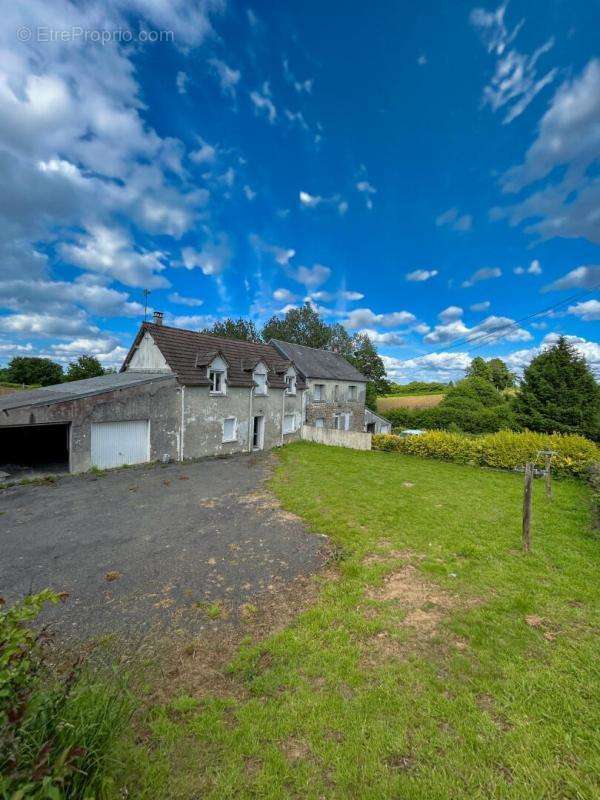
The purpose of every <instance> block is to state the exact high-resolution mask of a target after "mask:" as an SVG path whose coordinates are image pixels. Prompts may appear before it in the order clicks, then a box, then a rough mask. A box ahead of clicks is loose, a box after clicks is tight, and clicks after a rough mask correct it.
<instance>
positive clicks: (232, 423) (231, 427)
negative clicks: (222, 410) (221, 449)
mask: <svg viewBox="0 0 600 800" xmlns="http://www.w3.org/2000/svg"><path fill="white" fill-rule="evenodd" d="M223 441H224V442H237V419H236V418H235V417H227V418H226V419H224V420H223Z"/></svg>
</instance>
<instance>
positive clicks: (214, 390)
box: [208, 369, 225, 394]
mask: <svg viewBox="0 0 600 800" xmlns="http://www.w3.org/2000/svg"><path fill="white" fill-rule="evenodd" d="M208 378H209V380H210V391H211V394H225V373H224V372H222V371H221V370H217V369H211V370H210V372H209V373H208Z"/></svg>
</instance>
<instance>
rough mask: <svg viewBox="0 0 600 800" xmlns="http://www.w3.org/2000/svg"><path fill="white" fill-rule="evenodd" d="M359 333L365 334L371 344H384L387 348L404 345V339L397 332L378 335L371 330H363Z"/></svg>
mask: <svg viewBox="0 0 600 800" xmlns="http://www.w3.org/2000/svg"><path fill="white" fill-rule="evenodd" d="M359 333H363V334H366V335H367V336H368V337H369V339H370V340H371V341H372V342H373V344H384V345H388V346H389V347H393V346H399V345H403V344H405V339H404V337H403V336H402V334H401V333H398V332H392V331H390V332H389V333H380V332H379V331H376V330H373V328H363V329H362V330H360V331H359Z"/></svg>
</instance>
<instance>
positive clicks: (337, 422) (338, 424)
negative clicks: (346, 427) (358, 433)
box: [333, 414, 342, 431]
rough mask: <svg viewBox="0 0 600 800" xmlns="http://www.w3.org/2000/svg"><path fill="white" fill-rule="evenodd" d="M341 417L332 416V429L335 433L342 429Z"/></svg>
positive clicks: (338, 415)
mask: <svg viewBox="0 0 600 800" xmlns="http://www.w3.org/2000/svg"><path fill="white" fill-rule="evenodd" d="M341 423H342V415H341V414H334V415H333V427H334V428H335V429H336V431H339V430H340V429H341V427H342V424H341Z"/></svg>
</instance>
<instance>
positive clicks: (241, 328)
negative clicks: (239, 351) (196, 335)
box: [202, 317, 261, 342]
mask: <svg viewBox="0 0 600 800" xmlns="http://www.w3.org/2000/svg"><path fill="white" fill-rule="evenodd" d="M202 333H207V334H209V335H210V336H224V337H225V338H227V339H239V340H240V341H242V342H260V341H261V338H260V334H259V332H258V331H257V330H256V325H255V324H254V322H252V320H251V319H243V317H240V318H239V319H229V318H227V319H223V320H220V321H219V322H215V323H214V325H213V326H212V328H205V329H204V330H203V331H202Z"/></svg>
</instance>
